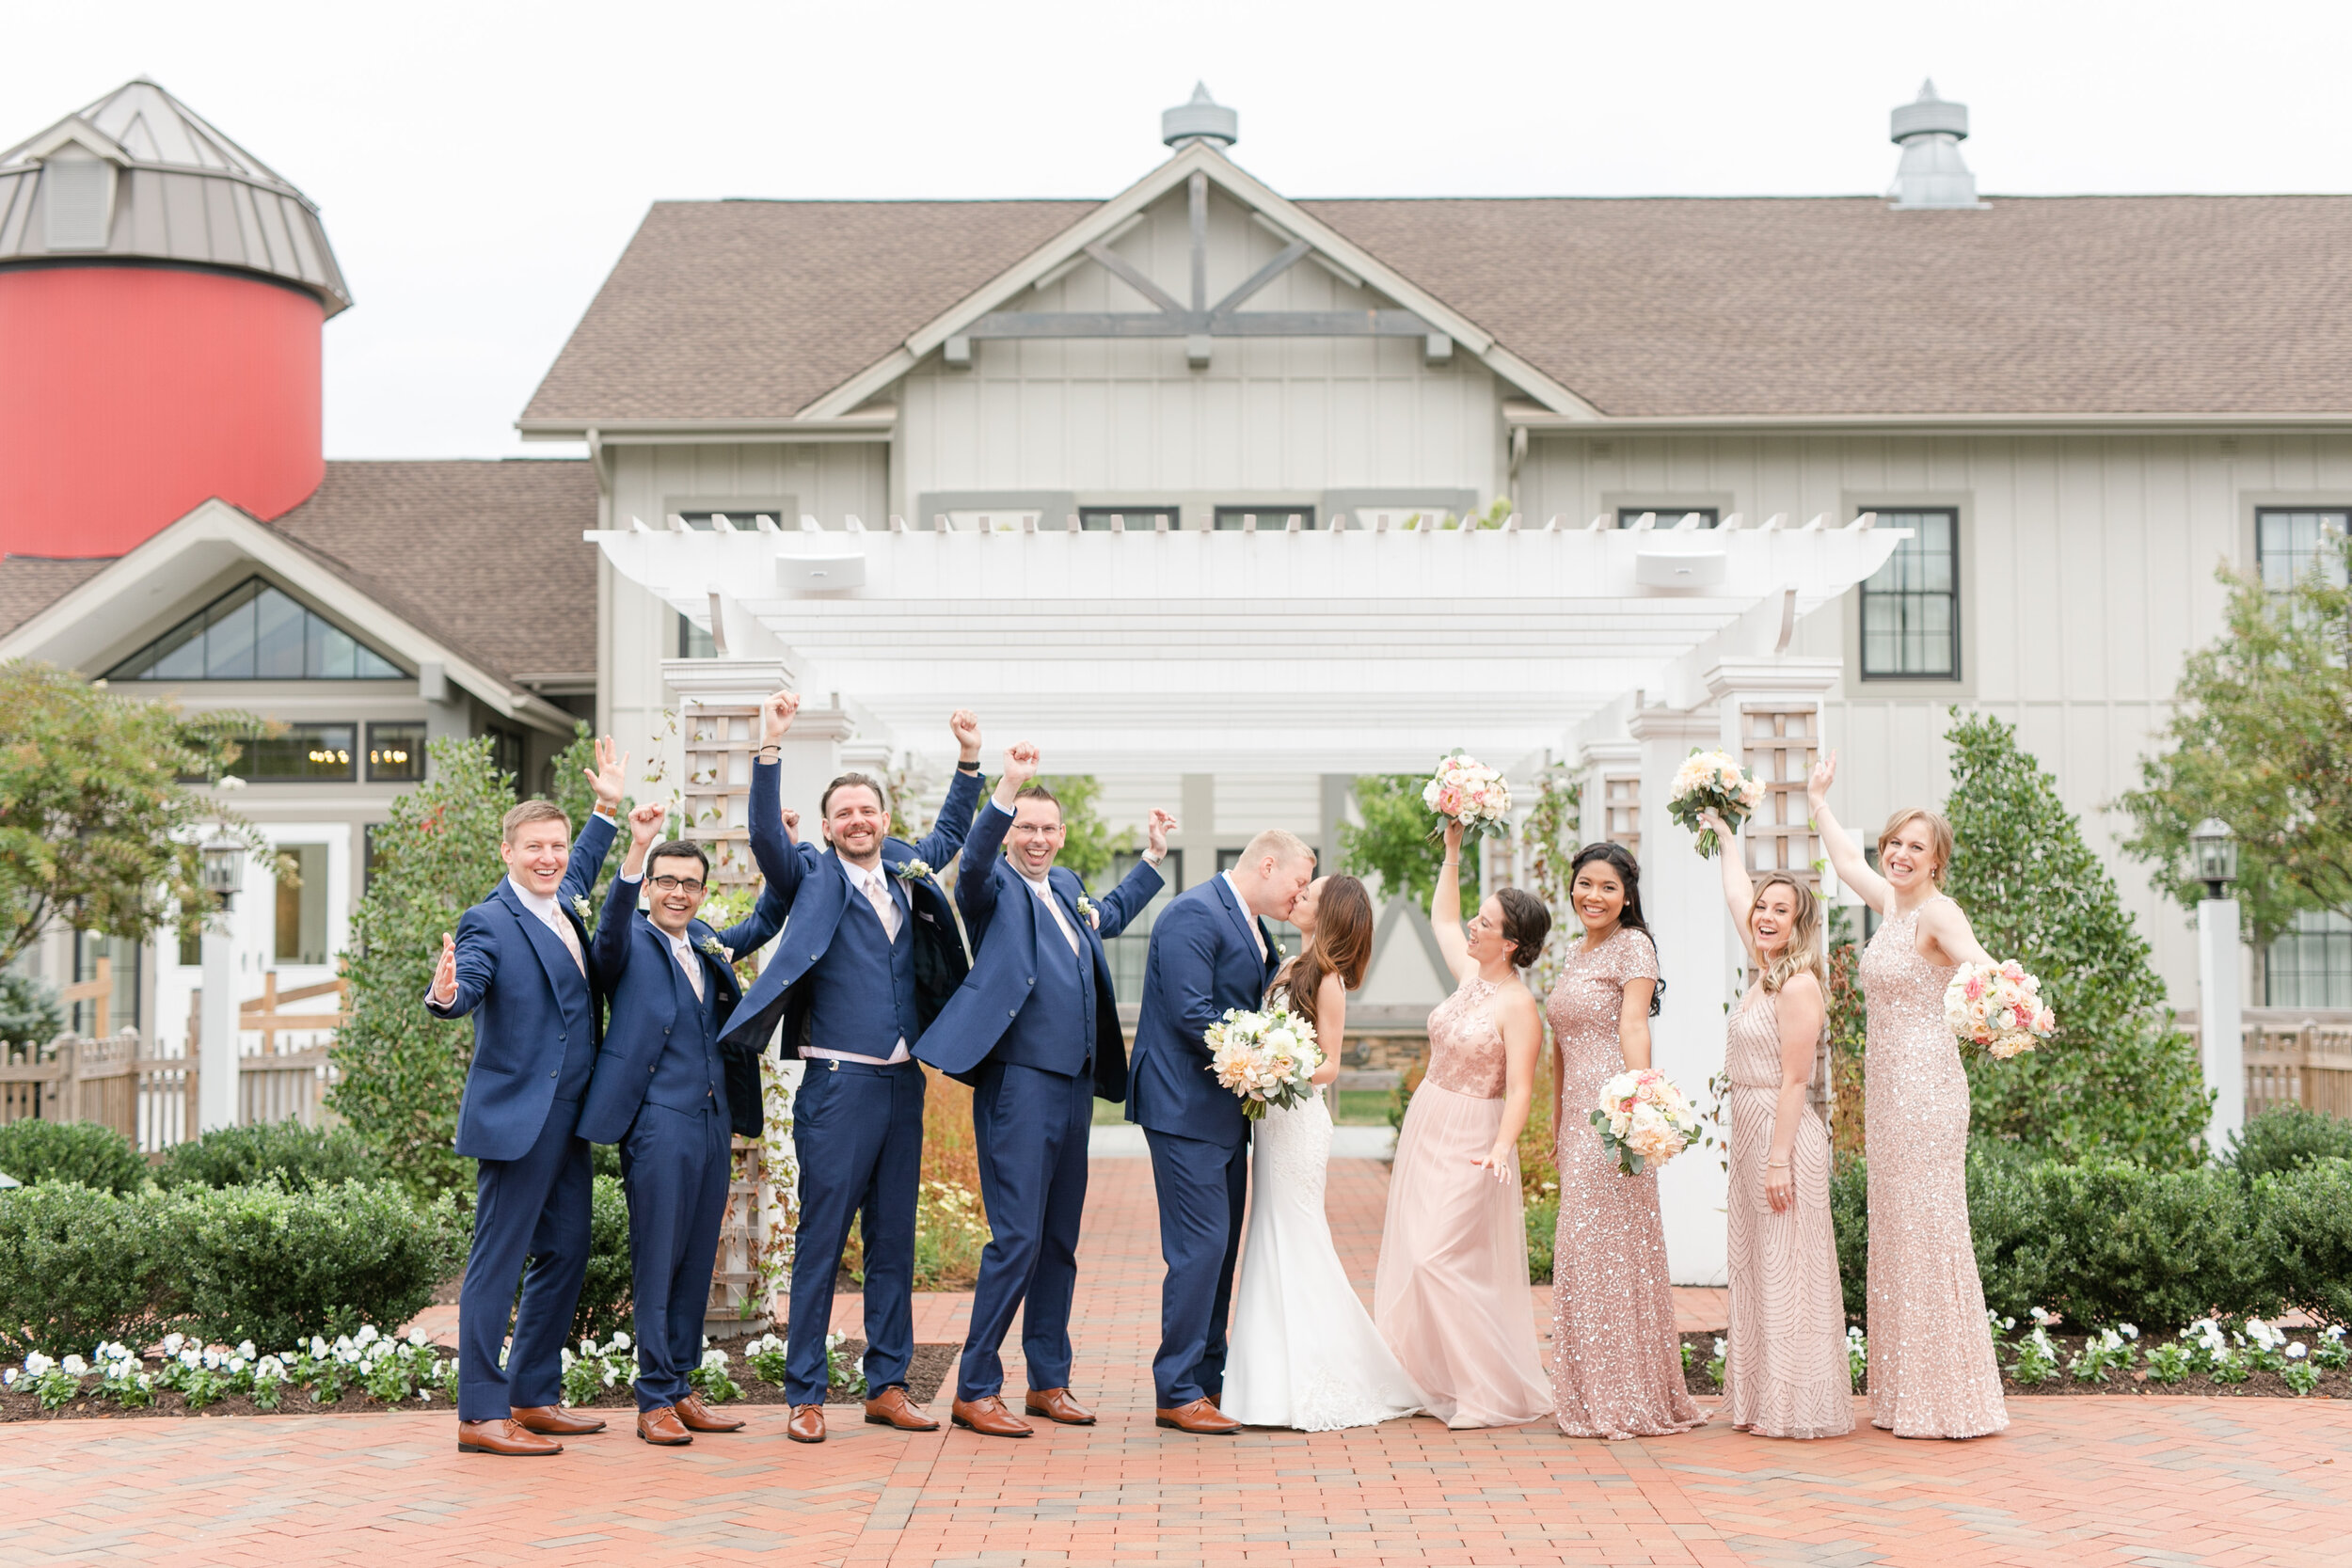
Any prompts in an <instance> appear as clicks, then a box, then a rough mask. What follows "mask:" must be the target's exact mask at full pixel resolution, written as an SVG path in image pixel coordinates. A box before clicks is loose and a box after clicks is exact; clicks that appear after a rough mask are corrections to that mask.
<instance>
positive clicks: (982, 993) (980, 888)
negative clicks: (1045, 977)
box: [915, 802, 1162, 1101]
mask: <svg viewBox="0 0 2352 1568" xmlns="http://www.w3.org/2000/svg"><path fill="white" fill-rule="evenodd" d="M1011 826H1012V817H1011V816H1010V815H1009V813H1007V812H1005V811H1003V810H1001V809H999V808H998V807H997V806H996V805H995V804H994V803H993V802H991V803H990V804H988V805H985V806H982V807H981V808H980V816H979V820H978V821H977V822H975V823H974V824H973V826H972V837H971V840H970V841H969V842H968V843H966V844H965V845H964V847H963V862H962V864H961V867H960V868H959V869H958V871H957V875H956V907H957V908H958V909H960V910H961V911H963V928H964V931H965V933H966V934H967V935H969V936H970V937H971V939H972V949H973V952H972V973H971V974H967V975H965V976H964V978H963V984H962V985H961V986H960V987H958V988H957V990H956V994H955V996H954V997H953V998H952V999H951V1000H950V1001H949V1002H948V1004H947V1006H946V1007H944V1008H942V1009H941V1010H940V1014H939V1017H938V1018H937V1019H936V1020H934V1021H933V1022H932V1023H931V1026H930V1028H929V1029H928V1030H926V1031H924V1034H923V1041H922V1044H921V1045H920V1046H919V1047H918V1048H917V1049H916V1050H915V1054H916V1055H918V1056H920V1057H922V1059H923V1060H925V1061H926V1062H929V1063H930V1065H931V1066H933V1067H935V1068H937V1069H939V1070H940V1071H942V1072H945V1073H947V1074H949V1075H950V1076H952V1077H957V1078H964V1079H968V1078H969V1077H970V1075H971V1074H973V1073H974V1072H976V1071H977V1070H978V1069H979V1066H980V1064H981V1063H982V1062H984V1061H986V1060H987V1059H988V1057H989V1055H990V1054H991V1053H993V1052H994V1051H996V1050H997V1048H998V1046H999V1045H1000V1044H1001V1043H1002V1042H1004V1040H1005V1038H1006V1037H1007V1036H1008V1035H1009V1034H1013V1033H1014V1032H1015V1031H1016V1029H1017V1027H1018V1025H1019V1023H1020V1022H1021V1019H1020V1015H1021V1013H1022V1012H1023V1011H1024V1010H1025V1008H1026V1007H1027V1006H1028V1005H1029V1002H1030V1000H1031V996H1032V993H1033V991H1034V989H1035V982H1036V978H1037V950H1038V944H1039V943H1040V942H1063V938H1062V934H1061V932H1060V931H1059V930H1058V929H1057V928H1055V927H1054V917H1053V916H1052V915H1050V914H1048V913H1047V912H1046V911H1043V910H1042V909H1040V908H1039V907H1038V899H1037V895H1036V894H1034V893H1032V892H1031V891H1030V890H1029V884H1028V883H1027V881H1025V879H1023V878H1022V875H1021V873H1019V872H1018V871H1015V870H1014V869H1013V868H1012V863H1011V862H1010V861H1009V860H1007V859H1006V858H1005V857H1004V856H1003V855H1001V854H999V853H997V850H998V849H999V848H1000V847H1002V846H1003V844H1004V842H1005V833H1006V832H1007V831H1008V830H1009V829H1010V828H1011ZM1045 883H1046V886H1047V887H1049V888H1051V889H1052V890H1053V893H1054V895H1055V896H1056V897H1057V898H1058V899H1059V900H1060V901H1061V908H1062V915H1063V917H1064V918H1065V919H1067V920H1068V921H1069V922H1070V924H1071V926H1072V927H1073V928H1074V929H1075V930H1076V931H1077V933H1078V942H1079V950H1080V953H1081V955H1082V957H1083V958H1084V961H1086V962H1087V963H1089V964H1090V965H1092V966H1093V970H1094V1020H1093V1025H1094V1092H1095V1093H1096V1094H1098V1095H1100V1096H1102V1097H1103V1098H1104V1100H1111V1101H1119V1100H1124V1099H1126V1098H1127V1041H1126V1037H1125V1036H1123V1035H1122V1034H1121V1033H1120V1028H1119V1002H1118V998H1117V997H1116V996H1114V995H1113V994H1112V991H1111V966H1110V960H1109V958H1107V957H1105V956H1104V952H1103V943H1104V942H1106V941H1108V940H1109V939H1110V938H1112V937H1115V936H1117V935H1119V933H1120V932H1121V931H1123V930H1125V929H1126V928H1127V925H1128V923H1129V922H1130V921H1132V920H1134V919H1135V917H1136V915H1138V914H1140V913H1142V912H1143V908H1144V906H1145V905H1147V904H1149V903H1151V902H1152V897H1153V895H1156V894H1157V893H1158V892H1159V891H1160V888H1161V886H1162V883H1161V880H1160V874H1159V872H1158V871H1157V870H1155V869H1154V868H1153V867H1152V865H1151V864H1150V863H1148V862H1138V863H1136V867H1135V869H1134V870H1132V871H1130V872H1128V873H1127V875H1126V877H1125V879H1122V880H1121V881H1120V884H1119V885H1118V886H1117V887H1115V888H1113V889H1112V890H1111V891H1110V892H1108V893H1106V894H1104V895H1103V897H1102V899H1101V901H1100V902H1099V903H1097V904H1096V905H1095V914H1096V917H1097V918H1098V919H1099V920H1100V921H1101V922H1102V924H1101V925H1100V926H1089V925H1088V924H1087V922H1086V921H1085V920H1083V919H1081V918H1080V917H1079V914H1078V900H1079V899H1080V898H1082V897H1084V896H1085V895H1086V890H1087V889H1086V883H1085V882H1084V881H1083V880H1081V879H1079V877H1078V874H1077V873H1076V872H1074V871H1069V870H1065V869H1063V868H1062V867H1061V866H1058V865H1057V866H1056V867H1054V869H1053V870H1051V871H1049V872H1047V873H1046V874H1045ZM1064 945H1067V943H1064ZM1082 1065H1083V1059H1073V1061H1072V1062H1071V1063H1070V1068H1069V1070H1070V1072H1071V1073H1072V1074H1073V1075H1074V1074H1075V1073H1076V1072H1077V1071H1078V1070H1079V1069H1080V1068H1081V1066H1082Z"/></svg>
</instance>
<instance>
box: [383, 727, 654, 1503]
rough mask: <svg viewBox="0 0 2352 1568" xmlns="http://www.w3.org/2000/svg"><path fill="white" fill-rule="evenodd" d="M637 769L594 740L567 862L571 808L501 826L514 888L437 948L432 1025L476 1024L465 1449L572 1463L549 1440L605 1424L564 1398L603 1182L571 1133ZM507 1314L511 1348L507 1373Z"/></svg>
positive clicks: (462, 1117) (462, 1404) (471, 1069)
mask: <svg viewBox="0 0 2352 1568" xmlns="http://www.w3.org/2000/svg"><path fill="white" fill-rule="evenodd" d="M627 768H628V755H627V754H626V753H623V752H616V751H615V750H614V749H613V745H612V739H611V738H610V737H609V736H608V737H607V738H605V739H602V740H599V741H597V742H596V770H595V771H593V772H591V773H589V775H588V778H589V782H590V783H591V784H594V785H595V786H596V815H595V816H591V817H589V818H588V820H587V822H586V824H585V825H583V826H582V827H581V828H580V842H579V843H578V844H575V845H570V847H569V849H568V852H567V850H566V845H567V843H568V841H569V840H570V838H571V835H572V825H571V822H570V820H569V819H568V818H567V817H565V816H564V812H563V810H562V808H561V807H558V806H556V805H555V804H553V803H552V802H550V801H547V800H525V801H523V802H522V803H521V804H520V805H518V806H516V807H515V809H514V810H512V811H510V812H508V813H507V814H506V820H505V822H504V824H503V825H502V826H501V830H500V835H499V838H500V842H499V858H500V859H501V860H502V861H504V862H505V863H506V877H505V879H503V880H502V881H501V882H500V883H499V885H498V886H497V887H495V888H493V889H491V890H490V895H489V896H488V897H486V898H485V899H483V901H482V902H481V903H479V904H476V905H475V906H474V907H473V908H471V909H469V910H468V911H466V913H465V917H464V918H463V919H461V920H459V921H458V923H457V934H456V936H454V937H447V936H445V937H443V938H442V939H441V960H440V964H439V966H438V967H437V969H436V970H435V972H434V975H433V984H432V986H431V988H430V989H429V990H426V992H425V997H424V1005H425V1007H426V1010H427V1011H429V1012H431V1013H432V1014H433V1016H434V1017H436V1018H464V1017H466V1016H467V1015H468V1014H469V1013H470V1014H472V1015H473V1060H472V1062H471V1063H470V1064H469V1066H468V1067H467V1069H466V1097H465V1100H464V1101H462V1102H461V1103H460V1104H459V1106H458V1109H457V1152H458V1153H460V1154H462V1155H467V1156H469V1157H471V1158H472V1159H474V1160H475V1161H477V1162H478V1164H477V1166H476V1169H475V1178H474V1180H475V1197H474V1222H473V1250H472V1253H471V1255H470V1256H469V1257H468V1258H467V1259H466V1278H465V1283H464V1285H463V1286H461V1287H460V1289H459V1291H458V1297H457V1335H458V1370H457V1449H458V1451H459V1452H461V1453H495V1454H508V1455H517V1456H519V1455H534V1456H535V1455H544V1454H553V1453H561V1452H563V1451H564V1445H563V1444H561V1443H558V1442H555V1441H553V1439H554V1438H556V1437H564V1436H575V1435H580V1434H583V1433H591V1432H598V1431H601V1430H603V1427H604V1423H603V1422H602V1421H600V1420H597V1419H596V1418H593V1417H587V1416H578V1415H574V1414H573V1413H571V1412H570V1411H567V1410H564V1408H562V1404H561V1401H562V1398H563V1353H564V1344H565V1342H566V1341H567V1340H569V1339H570V1338H571V1332H572V1311H573V1308H574V1307H577V1306H579V1304H580V1282H581V1281H582V1280H584V1279H585V1278H586V1277H587V1274H588V1216H589V1193H590V1183H591V1175H592V1173H591V1170H590V1166H589V1155H588V1145H587V1143H586V1142H585V1141H583V1140H582V1139H580V1137H578V1136H577V1135H576V1132H577V1128H578V1124H579V1121H580V1098H581V1096H583V1095H585V1094H586V1093H587V1092H588V1080H589V1077H590V1074H591V1073H592V1072H593V1070H594V1069H595V1068H596V1050H597V1047H598V1044H599V1043H600V1040H601V1034H600V1027H601V1022H602V1020H601V1017H600V1014H599V1010H598V1007H597V1005H596V1000H597V992H598V990H599V989H600V988H599V983H598V981H597V978H596V964H595V958H594V956H593V955H592V954H591V953H590V952H589V950H588V932H587V927H586V925H585V923H584V918H583V917H584V916H585V915H586V913H587V911H588V890H589V889H590V888H592V887H594V886H595V885H596V873H597V871H598V870H600V869H601V868H602V867H603V865H604V857H605V853H606V851H607V850H609V849H611V848H612V833H613V821H612V811H613V808H614V807H615V806H617V805H618V804H619V803H620V800H621V782H622V780H623V778H624V777H625V776H626V770H627ZM526 1259H528V1260H529V1261H530V1263H531V1265H532V1266H531V1273H530V1274H529V1275H527V1276H526V1277H525V1278H524V1280H523V1299H522V1306H521V1307H519V1308H516V1307H515V1280H516V1275H521V1274H522V1272H523V1263H524V1261H525V1260H526ZM510 1309H513V1310H514V1312H515V1320H514V1321H515V1341H514V1344H513V1346H512V1347H511V1349H509V1350H508V1353H507V1356H506V1360H505V1362H504V1364H503V1365H501V1362H500V1359H499V1351H500V1349H501V1347H502V1346H504V1345H505V1343H506V1323H507V1313H508V1311H509V1310H510Z"/></svg>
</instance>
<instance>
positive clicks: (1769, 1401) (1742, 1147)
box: [1699, 812, 1853, 1437]
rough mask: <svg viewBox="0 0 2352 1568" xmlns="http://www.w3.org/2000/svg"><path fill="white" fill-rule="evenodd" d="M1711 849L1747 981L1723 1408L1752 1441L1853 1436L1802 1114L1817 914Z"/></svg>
mask: <svg viewBox="0 0 2352 1568" xmlns="http://www.w3.org/2000/svg"><path fill="white" fill-rule="evenodd" d="M1699 820H1700V823H1701V824H1702V825H1703V826H1705V827H1708V828H1712V829H1713V830H1714V831H1715V833H1716V836H1717V837H1718V838H1719V839H1720V840H1721V841H1722V843H1723V873H1724V903H1725V904H1726V905H1727V906H1728V907H1729V908H1730V911H1731V917H1732V920H1733V923H1734V924H1735V925H1737V926H1738V927H1739V929H1740V942H1741V944H1742V945H1743V946H1744V947H1745V948H1746V949H1747V955H1748V971H1749V973H1750V974H1754V975H1755V976H1756V983H1755V984H1754V985H1753V986H1751V987H1749V989H1748V993H1747V995H1745V996H1743V997H1741V998H1740V1006H1738V1007H1737V1008H1735V1009H1734V1010H1733V1012H1732V1015H1731V1023H1730V1027H1729V1028H1728V1030H1726V1032H1725V1036H1724V1076H1725V1077H1727V1078H1729V1079H1730V1080H1731V1095H1730V1111H1731V1139H1730V1142H1731V1181H1730V1188H1729V1193H1728V1198H1729V1205H1730V1212H1729V1215H1728V1219H1729V1226H1728V1229H1729V1232H1730V1248H1729V1259H1730V1268H1729V1274H1730V1278H1731V1333H1730V1335H1729V1343H1728V1346H1727V1350H1726V1355H1725V1370H1724V1381H1725V1386H1724V1404H1725V1405H1726V1406H1727V1407H1728V1409H1729V1413H1730V1416H1731V1424H1732V1426H1733V1427H1734V1428H1735V1429H1737V1430H1738V1431H1740V1432H1752V1433H1756V1435H1757V1436H1759V1437H1836V1436H1841V1435H1843V1434H1844V1433H1849V1432H1851V1431H1852V1430H1853V1379H1852V1372H1851V1369H1850V1367H1849V1365H1848V1363H1847V1359H1846V1301H1845V1292H1844V1291H1843V1290H1842V1289H1841V1288H1840V1286H1839V1283H1838V1277H1837V1236H1836V1227H1834V1226H1833V1224H1832V1223H1831V1220H1830V1212H1829V1168H1830V1148H1829V1125H1828V1123H1827V1122H1825V1121H1824V1120H1823V1119H1822V1118H1821V1116H1820V1112H1819V1111H1817V1110H1816V1109H1815V1108H1814V1105H1813V1097H1812V1089H1813V1080H1814V1076H1815V1072H1814V1069H1815V1066H1816V1063H1817V1062H1818V1060H1819V1058H1820V1041H1821V1026H1822V1022H1823V1018H1824V1011H1825V1007H1824V999H1825V990H1826V988H1825V986H1824V984H1823V980H1824V975H1823V973H1822V938H1821V905H1820V900H1819V899H1818V898H1816V897H1814V895H1813V890H1812V889H1811V888H1808V887H1806V886H1805V885H1804V883H1803V882H1801V881H1799V880H1797V879H1796V878H1794V877H1792V876H1790V875H1789V874H1788V872H1786V871H1771V872H1767V873H1766V874H1765V876H1764V879H1763V881H1762V883H1761V884H1760V885H1758V884H1752V883H1751V882H1750V881H1749V879H1748V868H1747V858H1746V855H1745V853H1744V852H1743V851H1742V850H1741V849H1740V842H1739V837H1738V835H1737V834H1735V833H1734V832H1732V831H1731V829H1730V828H1729V827H1728V826H1727V825H1726V824H1725V823H1724V821H1723V819H1722V818H1721V817H1718V816H1715V814H1714V813H1712V812H1707V813H1703V814H1701V816H1700V818H1699Z"/></svg>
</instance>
